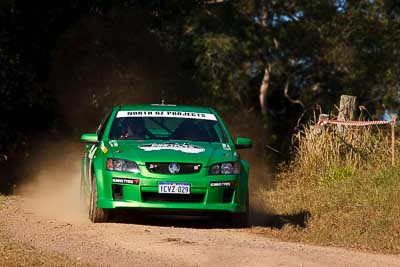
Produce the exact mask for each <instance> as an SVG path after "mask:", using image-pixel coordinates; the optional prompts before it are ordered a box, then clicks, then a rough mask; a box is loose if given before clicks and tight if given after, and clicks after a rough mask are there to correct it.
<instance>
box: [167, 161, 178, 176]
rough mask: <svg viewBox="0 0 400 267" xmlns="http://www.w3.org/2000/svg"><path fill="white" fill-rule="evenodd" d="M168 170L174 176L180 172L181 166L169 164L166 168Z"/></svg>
mask: <svg viewBox="0 0 400 267" xmlns="http://www.w3.org/2000/svg"><path fill="white" fill-rule="evenodd" d="M168 170H169V172H170V173H172V174H176V173H178V172H179V171H180V170H181V166H179V164H178V163H170V164H169V166H168Z"/></svg>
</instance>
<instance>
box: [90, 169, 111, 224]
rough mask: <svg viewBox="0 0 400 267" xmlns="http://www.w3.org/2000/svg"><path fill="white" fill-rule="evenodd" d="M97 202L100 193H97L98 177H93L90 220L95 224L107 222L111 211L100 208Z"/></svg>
mask: <svg viewBox="0 0 400 267" xmlns="http://www.w3.org/2000/svg"><path fill="white" fill-rule="evenodd" d="M97 200H98V193H97V183H96V176H95V175H93V179H92V188H91V190H90V204H89V219H90V220H91V221H92V222H93V223H102V222H107V221H108V213H109V211H108V210H107V209H102V208H98V207H97Z"/></svg>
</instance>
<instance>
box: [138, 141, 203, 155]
mask: <svg viewBox="0 0 400 267" xmlns="http://www.w3.org/2000/svg"><path fill="white" fill-rule="evenodd" d="M138 147H139V148H140V149H142V150H144V151H158V150H175V151H181V152H183V153H201V152H204V151H205V149H204V148H203V147H200V146H195V145H191V144H188V143H184V144H178V143H164V144H146V145H140V146H138Z"/></svg>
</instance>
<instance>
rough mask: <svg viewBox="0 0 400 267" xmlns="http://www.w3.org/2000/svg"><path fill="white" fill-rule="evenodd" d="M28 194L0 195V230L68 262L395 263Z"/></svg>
mask: <svg viewBox="0 0 400 267" xmlns="http://www.w3.org/2000/svg"><path fill="white" fill-rule="evenodd" d="M29 202H30V200H29V199H28V198H23V197H8V198H6V199H5V200H3V201H2V202H0V232H2V233H3V235H7V236H8V238H10V239H11V240H12V241H13V242H18V243H23V244H24V245H26V246H30V247H34V248H37V249H40V251H44V252H48V253H53V254H54V253H57V254H62V255H66V257H68V258H69V259H70V262H69V263H68V265H69V264H73V265H80V264H90V265H95V266H103V265H104V266H400V257H398V256H390V255H375V254H367V253H361V252H356V251H351V250H344V249H338V248H323V247H315V246H309V245H302V244H293V243H285V242H278V241H274V240H271V239H268V238H266V237H264V236H262V235H260V234H257V231H256V230H254V229H252V228H249V229H226V228H223V227H222V226H220V225H218V223H213V222H212V221H210V220H206V219H204V218H186V217H184V218H182V217H180V218H177V217H173V218H165V217H147V218H143V217H142V216H141V218H140V219H138V218H136V219H135V218H134V219H127V217H126V216H125V217H122V218H120V219H118V218H117V219H116V220H117V221H116V222H113V223H106V224H91V223H90V222H89V221H88V220H87V219H78V218H74V219H71V220H66V219H60V218H54V217H52V216H51V215H43V214H38V213H36V212H32V211H31V210H30V209H29V208H27V207H29V205H27V204H28V203H29ZM0 241H1V240H0ZM0 247H1V242H0ZM0 256H1V255H0ZM0 260H1V257H0ZM0 265H2V264H1V262H0Z"/></svg>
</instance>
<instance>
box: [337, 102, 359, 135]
mask: <svg viewBox="0 0 400 267" xmlns="http://www.w3.org/2000/svg"><path fill="white" fill-rule="evenodd" d="M355 110H356V97H355V96H352V95H342V96H341V97H340V105H339V115H338V120H339V121H349V120H354V113H355ZM337 127H338V132H339V135H342V136H343V135H344V134H345V133H346V126H344V125H338V126H337Z"/></svg>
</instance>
